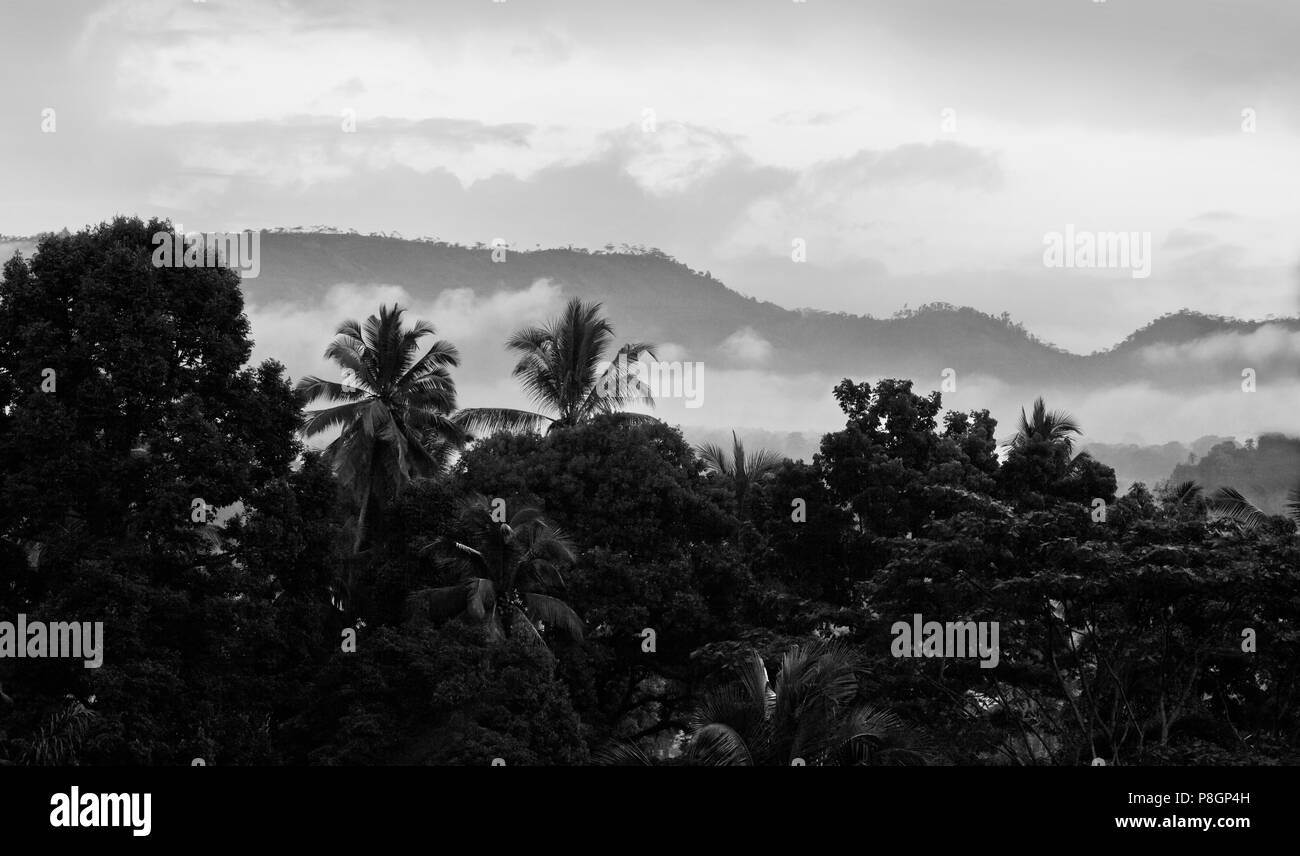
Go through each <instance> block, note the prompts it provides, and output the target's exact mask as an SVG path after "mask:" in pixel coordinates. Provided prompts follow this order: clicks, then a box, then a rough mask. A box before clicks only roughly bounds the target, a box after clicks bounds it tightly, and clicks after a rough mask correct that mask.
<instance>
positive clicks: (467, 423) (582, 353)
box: [456, 298, 655, 434]
mask: <svg viewBox="0 0 1300 856" xmlns="http://www.w3.org/2000/svg"><path fill="white" fill-rule="evenodd" d="M613 342H614V328H613V326H612V325H611V324H610V323H609V320H608V319H606V318H605V317H604V316H603V315H602V314H601V311H600V304H599V303H583V302H582V301H581V300H579V299H578V298H574V299H572V300H570V301H569V304H568V305H567V306H566V307H565V308H564V311H563V312H562V313H561V314H560V316H559V317H558V318H556V319H554V320H553V321H551V323H550V324H548V325H546V326H544V327H526V328H524V329H522V330H519V331H517V332H516V333H515V334H514V335H513V336H511V337H510V339H509V341H507V342H506V347H507V348H509V349H510V350H512V351H516V352H518V353H519V355H520V356H519V362H518V363H517V364H516V365H515V369H514V376H515V377H516V378H518V379H519V381H520V383H521V384H522V386H523V388H524V390H525V391H526V392H527V393H528V394H529V396H530V397H531V398H532V399H533V401H534V402H535V403H536V404H537V406H538V407H539V408H541V410H542V411H548V412H533V411H529V410H513V409H509V408H500V407H481V408H469V409H466V410H462V411H460V413H458V414H457V415H456V421H457V423H458V424H459V425H461V426H463V427H464V428H465V429H466V430H468V431H473V432H474V433H487V434H490V433H493V432H495V431H500V430H507V431H535V430H538V429H539V428H541V427H542V426H547V430H548V431H549V430H550V429H552V428H555V427H561V426H563V427H568V426H572V425H577V424H578V423H580V422H583V421H586V420H588V419H590V418H592V417H593V416H597V415H600V414H603V413H618V412H620V411H621V410H622V409H623V408H624V407H625V406H627V405H628V404H629V403H634V402H639V403H643V404H646V405H649V406H651V407H653V406H654V399H653V398H652V397H651V395H650V389H649V387H648V386H647V385H646V384H645V383H644V382H643V381H641V380H640V378H639V377H637V374H636V371H635V369H634V367H633V364H634V363H636V362H637V360H638V359H639V358H640V357H641V355H642V354H646V355H649V356H650V357H651V358H652V359H654V358H655V352H654V348H655V346H654V345H651V344H648V343H646V342H637V343H634V344H626V345H623V346H622V347H621V348H619V349H618V350H617V352H615V353H614V355H613V357H612V358H611V359H608V360H607V359H606V354H607V353H608V351H609V350H610V348H611V347H612V346H613ZM623 415H624V416H625V417H626V418H628V419H632V420H636V421H648V420H650V419H651V418H652V417H649V416H644V415H641V414H631V413H629V414H623Z"/></svg>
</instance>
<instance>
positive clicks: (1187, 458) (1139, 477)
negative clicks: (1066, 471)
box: [1079, 436, 1233, 493]
mask: <svg viewBox="0 0 1300 856" xmlns="http://www.w3.org/2000/svg"><path fill="white" fill-rule="evenodd" d="M1220 443H1227V444H1229V445H1232V443H1233V438H1232V437H1215V436H1206V437H1201V438H1200V439H1199V440H1196V441H1195V442H1193V443H1191V444H1187V443H1177V442H1170V443H1163V444H1161V445H1157V446H1142V445H1138V444H1136V443H1085V444H1083V445H1081V446H1080V448H1079V450H1080V451H1086V452H1088V453H1089V454H1091V455H1092V456H1093V457H1094V458H1096V459H1097V460H1099V461H1104V462H1105V463H1106V464H1107V465H1108V466H1111V467H1114V468H1115V473H1116V475H1117V476H1118V478H1119V491H1120V493H1124V492H1125V491H1127V490H1128V489H1129V487H1130V486H1132V485H1133V483H1134V482H1142V483H1144V484H1145V485H1146V486H1147V487H1148V488H1151V489H1152V490H1154V489H1155V487H1156V485H1158V484H1160V483H1161V482H1164V481H1168V480H1169V479H1170V477H1171V476H1172V475H1173V473H1174V470H1175V468H1177V467H1179V466H1183V465H1186V464H1187V463H1189V462H1195V460H1196V459H1197V458H1198V457H1200V456H1202V455H1205V454H1207V453H1208V452H1209V451H1210V449H1212V448H1213V447H1214V446H1217V445H1218V444H1220Z"/></svg>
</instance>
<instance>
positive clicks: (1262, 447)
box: [1170, 434, 1300, 514]
mask: <svg viewBox="0 0 1300 856" xmlns="http://www.w3.org/2000/svg"><path fill="white" fill-rule="evenodd" d="M1189 480H1190V481H1195V482H1196V483H1197V484H1199V485H1200V486H1201V487H1202V488H1204V489H1205V492H1206V493H1207V494H1208V493H1211V492H1213V491H1215V490H1217V489H1218V488H1221V487H1235V488H1236V489H1237V490H1239V491H1241V492H1242V493H1243V494H1244V495H1245V496H1246V498H1247V499H1249V500H1250V501H1251V502H1253V503H1255V505H1257V506H1259V507H1260V508H1261V509H1262V510H1263V511H1265V512H1267V513H1268V514H1282V513H1284V512H1285V510H1286V501H1287V494H1288V493H1289V492H1290V491H1291V490H1292V489H1294V488H1300V438H1295V437H1285V436H1283V435H1281V434H1262V435H1260V438H1259V440H1258V442H1254V441H1247V442H1246V443H1244V444H1238V443H1235V442H1233V441H1231V440H1228V441H1225V442H1223V443H1219V444H1217V445H1215V446H1214V447H1213V448H1212V449H1210V450H1209V453H1208V454H1206V455H1205V457H1203V458H1201V459H1200V460H1199V461H1193V462H1188V463H1184V464H1180V465H1179V466H1177V467H1175V468H1174V471H1173V473H1172V474H1171V476H1170V481H1172V482H1173V483H1174V484H1179V483H1181V482H1184V481H1189Z"/></svg>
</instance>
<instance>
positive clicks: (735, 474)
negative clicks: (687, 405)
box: [697, 431, 783, 516]
mask: <svg viewBox="0 0 1300 856" xmlns="http://www.w3.org/2000/svg"><path fill="white" fill-rule="evenodd" d="M731 443H732V451H731V457H730V458H728V457H727V453H726V452H724V451H723V450H722V448H721V447H720V446H718V445H716V444H714V443H705V444H703V445H701V446H698V447H697V449H698V450H699V453H700V458H701V459H702V460H703V461H704V466H705V469H707V470H708V471H709V472H715V473H718V474H719V475H721V476H722V477H723V478H725V479H727V480H728V481H730V482H731V484H732V487H733V488H734V489H735V491H736V504H737V506H738V507H739V509H740V513H741V515H742V516H744V514H745V512H746V510H747V508H748V503H749V488H750V486H751V485H752V484H753V483H754V482H757V481H760V480H761V479H763V477H764V476H767V475H768V474H770V473H773V472H775V471H776V470H777V469H778V468H779V467H780V466H781V462H782V460H783V459H782V457H781V456H780V455H778V454H776V453H775V452H772V451H769V450H767V449H759V450H758V451H757V452H753V453H751V454H749V455H746V454H745V445H744V444H743V443H741V442H740V438H739V437H737V436H736V432H735V431H732V432H731Z"/></svg>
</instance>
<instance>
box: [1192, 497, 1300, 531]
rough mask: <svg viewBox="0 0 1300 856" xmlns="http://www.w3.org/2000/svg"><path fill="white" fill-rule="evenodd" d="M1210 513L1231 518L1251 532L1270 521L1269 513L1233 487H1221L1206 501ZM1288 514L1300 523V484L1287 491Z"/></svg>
mask: <svg viewBox="0 0 1300 856" xmlns="http://www.w3.org/2000/svg"><path fill="white" fill-rule="evenodd" d="M1206 507H1207V508H1208V509H1209V511H1210V514H1212V515H1213V516H1214V517H1215V518H1217V519H1220V520H1229V521H1232V522H1233V523H1236V524H1238V525H1240V526H1241V528H1242V530H1243V531H1246V532H1250V531H1251V530H1253V529H1257V528H1258V527H1260V526H1262V525H1263V524H1264V523H1266V522H1268V518H1269V515H1267V514H1265V513H1264V512H1263V511H1262V510H1260V508H1259V507H1258V506H1257V505H1255V504H1254V503H1253V502H1251V501H1250V500H1248V499H1246V497H1245V496H1243V495H1242V493H1241V491H1239V490H1237V489H1236V488H1233V487H1221V488H1219V489H1218V490H1216V491H1215V492H1214V494H1213V495H1212V496H1211V497H1210V498H1209V499H1208V500H1207V501H1206ZM1286 516H1287V517H1289V518H1291V519H1292V520H1293V521H1295V523H1296V524H1297V525H1300V486H1297V487H1293V488H1291V490H1289V491H1288V492H1287V499H1286Z"/></svg>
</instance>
